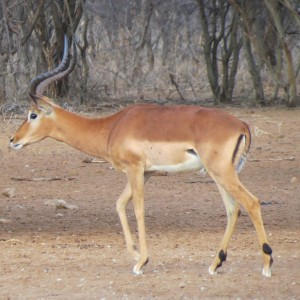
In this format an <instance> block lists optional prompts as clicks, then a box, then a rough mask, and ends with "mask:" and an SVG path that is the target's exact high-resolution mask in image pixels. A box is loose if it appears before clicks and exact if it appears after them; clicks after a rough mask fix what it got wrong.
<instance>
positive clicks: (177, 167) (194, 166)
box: [146, 153, 204, 173]
mask: <svg viewBox="0 0 300 300" xmlns="http://www.w3.org/2000/svg"><path fill="white" fill-rule="evenodd" d="M203 168H204V167H203V164H202V162H201V159H200V157H199V156H197V155H195V154H190V153H186V159H185V160H184V161H182V162H181V163H178V164H159V165H155V164H153V165H151V166H149V167H147V169H146V171H164V172H170V173H171V172H185V171H198V170H201V169H203Z"/></svg>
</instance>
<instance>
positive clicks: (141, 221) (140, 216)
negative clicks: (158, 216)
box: [127, 166, 148, 274]
mask: <svg viewBox="0 0 300 300" xmlns="http://www.w3.org/2000/svg"><path fill="white" fill-rule="evenodd" d="M127 176H128V181H129V183H130V186H131V190H132V200H133V205H134V213H135V217H136V220H137V227H138V235H139V247H140V257H139V260H138V261H137V263H136V265H135V266H134V268H133V272H134V273H135V274H142V273H143V271H142V268H143V266H144V265H145V264H146V263H147V262H148V252H147V245H146V233H145V232H146V230H145V215H144V170H143V168H140V167H138V166H136V167H133V166H131V168H130V169H129V170H128V172H127Z"/></svg>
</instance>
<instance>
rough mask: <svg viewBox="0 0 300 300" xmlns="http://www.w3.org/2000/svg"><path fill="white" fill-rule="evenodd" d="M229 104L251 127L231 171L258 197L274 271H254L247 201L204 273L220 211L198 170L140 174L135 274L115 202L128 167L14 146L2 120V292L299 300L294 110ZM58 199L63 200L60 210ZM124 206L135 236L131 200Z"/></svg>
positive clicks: (258, 262)
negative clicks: (143, 244)
mask: <svg viewBox="0 0 300 300" xmlns="http://www.w3.org/2000/svg"><path fill="white" fill-rule="evenodd" d="M226 110H228V111H230V112H232V113H233V114H234V115H236V116H238V117H239V118H241V119H243V120H244V121H246V122H248V123H249V124H250V127H251V130H252V135H253V142H252V149H251V152H250V155H249V157H248V161H247V163H246V166H245V168H244V170H243V172H242V174H241V175H240V178H241V180H242V182H243V183H244V184H245V185H246V186H247V187H248V189H249V190H250V191H251V192H252V193H253V194H255V195H256V196H258V197H259V198H260V199H261V201H262V207H261V208H262V214H263V219H264V222H265V228H266V231H267V234H268V237H269V243H270V245H271V246H272V248H273V258H274V265H273V274H272V275H273V276H272V278H264V277H262V275H261V269H262V258H261V254H260V250H259V245H258V241H257V237H256V233H255V230H254V227H253V225H252V223H251V221H250V218H249V216H248V215H247V214H246V212H245V211H244V210H242V215H241V217H240V219H239V221H238V225H237V228H236V231H235V233H234V236H233V238H232V241H231V244H230V247H229V250H228V257H227V261H226V263H224V265H223V266H222V268H220V272H219V274H217V275H215V276H211V275H209V274H208V267H209V265H210V263H211V261H212V260H213V257H214V256H215V255H216V253H217V250H218V247H219V244H220V242H221V238H222V236H223V233H224V230H225V225H226V212H225V208H224V206H223V203H222V200H221V197H220V195H219V193H218V191H217V187H216V185H215V184H214V183H213V182H212V181H211V179H210V178H209V177H207V176H200V175H199V174H197V173H182V174H174V175H167V176H153V177H152V178H151V179H150V180H149V182H148V183H147V185H146V187H145V191H146V193H145V194H146V226H147V242H148V248H149V254H150V261H149V263H148V265H147V266H146V267H145V268H144V274H143V275H141V276H134V275H133V274H132V267H133V265H134V261H133V260H132V258H131V257H130V256H129V254H127V251H126V249H125V242H124V238H123V234H122V230H121V225H120V223H119V220H118V216H117V213H116V210H115V203H116V199H117V198H118V195H120V193H121V191H122V189H123V188H124V186H125V183H126V178H125V175H124V174H122V173H118V172H116V171H115V170H113V169H112V168H111V166H110V165H109V164H103V163H99V162H93V163H86V162H84V161H86V158H87V156H86V155H85V154H83V153H80V152H78V151H76V150H73V149H72V148H70V147H68V146H66V145H64V144H62V143H58V142H56V141H53V140H50V139H48V140H45V141H43V142H40V143H38V144H35V145H31V146H29V147H26V148H25V149H23V150H21V151H14V150H11V149H9V147H8V140H9V136H10V135H11V133H12V132H13V131H14V130H15V129H16V128H17V126H18V124H20V123H21V120H19V119H11V120H8V119H4V118H2V121H1V132H0V161H1V169H0V170H1V171H0V172H1V173H0V199H1V201H0V219H1V220H0V252H1V256H0V276H1V280H0V299H300V198H299V195H300V134H299V130H300V110H299V109H295V110H287V109H285V108H276V109H275V108H268V109H239V108H228V109H226ZM7 189H10V190H7ZM57 199H61V200H64V201H66V203H67V204H68V205H71V206H69V207H68V208H67V209H63V208H60V206H59V207H58V208H57V206H56V205H53V204H55V203H56V201H57ZM61 206H62V205H61ZM128 216H129V219H130V223H131V225H132V229H133V232H134V233H135V234H136V223H135V218H134V214H133V209H132V206H131V205H130V207H129V208H128Z"/></svg>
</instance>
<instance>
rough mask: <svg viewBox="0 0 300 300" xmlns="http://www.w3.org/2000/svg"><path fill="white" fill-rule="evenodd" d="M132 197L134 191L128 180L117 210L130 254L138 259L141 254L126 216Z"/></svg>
mask: <svg viewBox="0 0 300 300" xmlns="http://www.w3.org/2000/svg"><path fill="white" fill-rule="evenodd" d="M131 199H132V191H131V187H130V184H129V182H128V183H127V184H126V187H125V189H124V191H123V192H122V194H121V195H120V197H119V199H118V201H117V212H118V215H119V218H120V222H121V225H122V229H123V232H124V237H125V241H126V247H127V250H128V252H129V253H130V254H132V255H133V257H134V259H135V260H138V259H139V256H140V255H139V253H138V251H137V248H136V246H135V243H134V241H133V238H132V235H131V231H130V227H129V224H128V220H127V216H126V206H127V204H128V202H129V201H130V200H131Z"/></svg>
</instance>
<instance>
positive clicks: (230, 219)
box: [209, 183, 240, 274]
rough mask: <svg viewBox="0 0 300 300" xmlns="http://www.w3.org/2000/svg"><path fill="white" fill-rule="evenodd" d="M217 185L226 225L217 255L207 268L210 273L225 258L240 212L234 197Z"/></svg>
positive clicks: (213, 272) (213, 271)
mask: <svg viewBox="0 0 300 300" xmlns="http://www.w3.org/2000/svg"><path fill="white" fill-rule="evenodd" d="M217 186H218V189H219V192H220V194H221V196H222V199H223V202H224V205H225V208H226V212H227V226H226V231H225V234H224V237H223V240H222V243H221V246H220V249H219V252H218V255H217V256H216V258H215V260H214V261H213V263H212V264H211V266H210V268H209V273H210V274H215V273H216V271H217V269H218V268H219V267H221V266H222V263H223V262H224V261H225V260H226V257H227V248H228V244H229V241H230V238H231V236H232V233H233V231H234V228H235V225H236V222H237V220H238V217H239V214H240V210H239V204H238V203H237V201H235V199H234V198H233V197H232V196H231V195H230V194H229V193H228V192H227V191H226V190H225V189H224V188H223V187H222V185H220V184H218V183H217Z"/></svg>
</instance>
